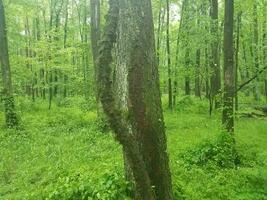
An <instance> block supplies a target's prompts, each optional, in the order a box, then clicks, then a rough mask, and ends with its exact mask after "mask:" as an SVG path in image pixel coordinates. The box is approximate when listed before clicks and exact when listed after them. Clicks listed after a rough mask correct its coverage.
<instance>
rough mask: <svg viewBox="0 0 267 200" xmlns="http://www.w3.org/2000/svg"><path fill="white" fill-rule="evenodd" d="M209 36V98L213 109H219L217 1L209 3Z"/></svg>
mask: <svg viewBox="0 0 267 200" xmlns="http://www.w3.org/2000/svg"><path fill="white" fill-rule="evenodd" d="M211 19H212V22H211V34H212V36H213V40H212V44H211V50H212V52H211V55H212V59H211V69H212V75H211V81H210V84H211V97H210V98H212V102H214V103H215V108H219V107H220V103H221V98H220V97H219V95H220V93H221V92H220V90H221V70H220V54H219V27H218V23H219V22H218V0H212V1H211Z"/></svg>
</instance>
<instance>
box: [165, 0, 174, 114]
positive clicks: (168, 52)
mask: <svg viewBox="0 0 267 200" xmlns="http://www.w3.org/2000/svg"><path fill="white" fill-rule="evenodd" d="M166 2H167V24H166V26H167V27H166V44H167V62H168V94H169V109H172V106H173V102H172V70H171V52H170V51H171V50H170V5H169V0H166Z"/></svg>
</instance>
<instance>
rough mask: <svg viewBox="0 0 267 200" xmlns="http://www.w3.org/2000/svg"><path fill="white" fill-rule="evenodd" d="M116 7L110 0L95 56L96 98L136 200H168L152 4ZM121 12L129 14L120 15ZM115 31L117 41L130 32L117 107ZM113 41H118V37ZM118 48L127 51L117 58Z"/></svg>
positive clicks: (122, 1)
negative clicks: (123, 101) (123, 97)
mask: <svg viewBox="0 0 267 200" xmlns="http://www.w3.org/2000/svg"><path fill="white" fill-rule="evenodd" d="M125 5H126V6H125ZM116 6H117V2H116V1H115V0H110V11H109V15H108V17H107V22H106V28H105V31H104V38H103V39H102V40H101V46H100V53H99V59H98V62H99V63H98V67H99V70H98V83H100V85H99V87H98V90H99V94H100V99H101V102H102V105H103V109H104V112H105V113H106V114H107V116H108V120H109V122H110V125H111V128H112V129H113V130H114V132H115V135H116V138H117V140H118V141H119V142H120V143H121V144H122V146H123V149H124V153H125V155H126V157H127V160H128V162H129V165H130V167H131V169H132V171H133V178H134V181H135V184H136V199H140V200H141V199H142V200H143V199H145V200H146V199H148V200H150V199H151V200H153V199H158V200H167V199H168V200H171V199H172V197H173V196H172V186H171V177H170V169H169V164H168V155H167V153H166V136H165V130H164V121H163V114H162V108H161V100H160V90H159V77H158V67H157V59H156V51H155V38H154V27H153V18H152V8H151V2H150V0H145V1H144V0H142V1H141V0H130V1H126V0H119V9H117V8H116ZM124 8H126V9H124ZM125 12H127V15H124V14H122V13H125ZM117 13H120V14H117ZM122 17H123V18H122ZM118 21H119V23H123V24H124V25H125V26H122V25H121V24H119V28H117V22H118ZM126 22H130V23H126ZM117 31H119V32H117ZM116 33H118V39H119V40H120V39H121V38H122V37H123V35H122V34H126V33H129V35H128V34H127V36H128V40H127V41H128V43H127V48H126V60H125V61H126V63H124V64H126V65H127V66H126V68H125V69H127V74H128V76H127V79H126V82H127V85H128V87H127V88H126V89H127V91H128V93H129V98H128V107H127V109H126V110H122V109H121V108H120V107H118V106H116V104H117V103H116V96H115V95H114V93H115V92H114V88H113V84H112V82H111V73H112V70H111V67H110V64H111V62H112V61H111V60H112V56H111V55H112V53H111V51H112V48H113V46H114V43H115V41H116V38H117V34H116ZM117 43H118V44H120V41H117ZM122 45H123V44H122ZM123 46H124V45H123ZM122 50H124V51H125V49H124V48H118V53H120V56H122V55H124V54H123V53H125V52H122ZM128 59H129V60H128ZM116 77H117V75H116V76H115V78H116ZM116 81H117V80H116ZM123 87H124V86H123ZM127 110H128V111H127ZM129 129H130V130H129ZM152 188H153V189H152Z"/></svg>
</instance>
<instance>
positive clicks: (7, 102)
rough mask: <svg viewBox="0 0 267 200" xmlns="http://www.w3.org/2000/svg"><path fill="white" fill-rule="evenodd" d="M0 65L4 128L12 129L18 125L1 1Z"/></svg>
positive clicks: (0, 3)
mask: <svg viewBox="0 0 267 200" xmlns="http://www.w3.org/2000/svg"><path fill="white" fill-rule="evenodd" d="M0 63H1V70H2V79H3V101H4V108H5V120H6V126H7V127H10V128H12V127H15V126H17V125H18V118H17V115H16V112H15V102H14V97H13V91H12V81H11V71H10V63H9V54H8V41H7V32H6V21H5V11H4V5H3V1H2V0H0Z"/></svg>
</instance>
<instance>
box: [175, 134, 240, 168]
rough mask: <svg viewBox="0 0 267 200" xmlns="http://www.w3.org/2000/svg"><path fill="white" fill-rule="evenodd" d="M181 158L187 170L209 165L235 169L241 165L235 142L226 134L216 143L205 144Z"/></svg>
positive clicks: (190, 150)
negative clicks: (192, 167) (194, 166)
mask: <svg viewBox="0 0 267 200" xmlns="http://www.w3.org/2000/svg"><path fill="white" fill-rule="evenodd" d="M180 156H181V157H182V159H183V160H184V162H185V165H186V167H187V168H190V167H191V166H193V165H197V166H206V165H208V164H211V165H213V166H216V167H219V168H234V167H235V166H237V165H239V164H240V156H239V154H238V153H237V151H236V147H235V144H234V140H233V138H232V136H231V135H229V134H226V133H225V134H222V135H220V136H219V138H218V139H217V140H216V141H215V142H209V141H207V142H204V143H202V144H200V145H199V146H197V147H196V148H194V149H189V150H188V151H186V152H185V153H183V154H181V155H180ZM211 165H210V166H211Z"/></svg>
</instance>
